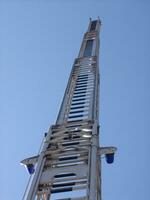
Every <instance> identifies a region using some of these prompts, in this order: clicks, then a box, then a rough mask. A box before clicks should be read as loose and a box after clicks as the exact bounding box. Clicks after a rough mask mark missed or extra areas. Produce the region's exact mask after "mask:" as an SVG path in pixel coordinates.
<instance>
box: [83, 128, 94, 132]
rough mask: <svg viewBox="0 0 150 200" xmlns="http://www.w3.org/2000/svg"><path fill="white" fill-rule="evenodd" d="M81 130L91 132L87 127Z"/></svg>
mask: <svg viewBox="0 0 150 200" xmlns="http://www.w3.org/2000/svg"><path fill="white" fill-rule="evenodd" d="M82 131H84V132H91V131H92V130H91V129H89V128H83V129H82Z"/></svg>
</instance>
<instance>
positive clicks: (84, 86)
mask: <svg viewBox="0 0 150 200" xmlns="http://www.w3.org/2000/svg"><path fill="white" fill-rule="evenodd" d="M86 87H87V84H86V85H76V87H75V88H86Z"/></svg>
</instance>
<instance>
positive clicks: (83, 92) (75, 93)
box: [74, 91, 86, 95]
mask: <svg viewBox="0 0 150 200" xmlns="http://www.w3.org/2000/svg"><path fill="white" fill-rule="evenodd" d="M85 93H86V91H82V92H74V95H77V94H85Z"/></svg>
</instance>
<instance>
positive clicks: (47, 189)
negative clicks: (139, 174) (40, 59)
mask: <svg viewBox="0 0 150 200" xmlns="http://www.w3.org/2000/svg"><path fill="white" fill-rule="evenodd" d="M100 25H101V22H100V20H99V19H98V20H94V21H92V20H90V23H89V26H88V30H87V32H86V33H85V34H84V38H83V41H82V44H81V48H80V51H79V55H78V58H76V59H75V61H74V64H73V67H72V71H71V75H70V78H69V81H68V85H67V88H66V91H65V94H64V98H63V102H62V105H61V108H60V111H59V114H58V118H57V120H56V124H55V125H52V126H51V127H50V129H49V131H48V133H47V135H46V137H45V142H44V145H43V148H42V151H41V153H40V154H39V155H38V156H37V157H34V159H32V158H31V159H30V158H29V159H28V161H27V159H26V161H25V162H28V165H29V163H30V164H35V163H36V162H37V163H36V164H35V165H36V169H35V172H34V174H33V178H32V182H31V184H30V188H29V191H28V194H27V195H26V198H25V199H26V200H100V199H101V187H100V186H101V174H100V173H101V166H100V162H101V161H100V158H99V155H98V149H99V106H98V104H99V30H100Z"/></svg>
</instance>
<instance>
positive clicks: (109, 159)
mask: <svg viewBox="0 0 150 200" xmlns="http://www.w3.org/2000/svg"><path fill="white" fill-rule="evenodd" d="M105 157H106V162H107V163H108V164H111V163H113V162H114V153H110V154H106V155H105Z"/></svg>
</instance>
